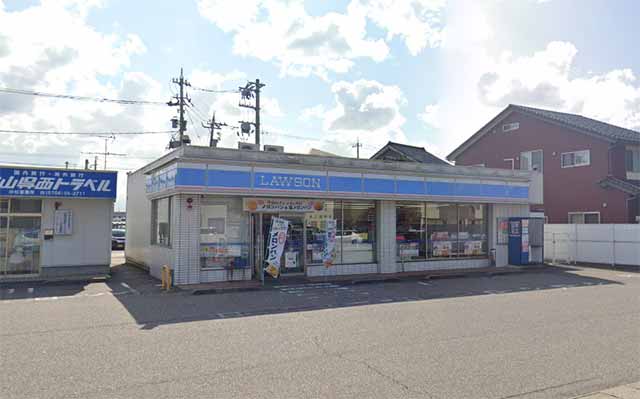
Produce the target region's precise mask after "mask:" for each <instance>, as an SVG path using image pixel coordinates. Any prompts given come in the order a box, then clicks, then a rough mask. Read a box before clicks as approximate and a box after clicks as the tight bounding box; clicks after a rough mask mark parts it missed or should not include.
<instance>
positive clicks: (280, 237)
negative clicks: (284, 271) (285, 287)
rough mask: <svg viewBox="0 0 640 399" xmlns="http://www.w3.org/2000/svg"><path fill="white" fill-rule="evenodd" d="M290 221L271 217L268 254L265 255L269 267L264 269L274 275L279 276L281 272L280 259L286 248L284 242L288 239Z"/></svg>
mask: <svg viewBox="0 0 640 399" xmlns="http://www.w3.org/2000/svg"><path fill="white" fill-rule="evenodd" d="M288 229H289V221H288V220H285V219H282V218H277V217H273V218H271V231H270V232H269V242H267V256H266V257H265V259H266V262H267V267H265V268H264V271H266V272H267V273H269V274H270V275H271V276H272V277H274V278H278V275H279V274H280V259H281V258H282V251H283V250H284V243H285V241H286V240H287V230H288Z"/></svg>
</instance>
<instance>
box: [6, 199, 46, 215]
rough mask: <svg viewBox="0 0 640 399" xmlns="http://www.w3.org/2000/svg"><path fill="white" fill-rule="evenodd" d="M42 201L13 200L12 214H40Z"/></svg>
mask: <svg viewBox="0 0 640 399" xmlns="http://www.w3.org/2000/svg"><path fill="white" fill-rule="evenodd" d="M41 209H42V200H37V199H12V200H11V213H40V211H41Z"/></svg>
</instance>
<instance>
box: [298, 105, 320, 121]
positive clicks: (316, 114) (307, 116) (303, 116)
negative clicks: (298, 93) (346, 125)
mask: <svg viewBox="0 0 640 399" xmlns="http://www.w3.org/2000/svg"><path fill="white" fill-rule="evenodd" d="M324 113H325V108H324V105H322V104H318V105H315V106H313V107H309V108H305V109H303V110H302V112H301V113H300V117H299V118H300V120H302V121H305V122H306V121H309V120H311V119H313V118H317V119H322V118H323V117H324Z"/></svg>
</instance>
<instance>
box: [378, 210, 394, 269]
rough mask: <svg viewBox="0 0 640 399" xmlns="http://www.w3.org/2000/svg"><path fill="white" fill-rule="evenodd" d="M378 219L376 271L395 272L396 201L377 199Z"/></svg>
mask: <svg viewBox="0 0 640 399" xmlns="http://www.w3.org/2000/svg"><path fill="white" fill-rule="evenodd" d="M377 219H378V224H377V225H378V254H377V255H378V272H379V273H396V272H397V271H398V270H397V266H396V203H395V201H379V202H378V208H377Z"/></svg>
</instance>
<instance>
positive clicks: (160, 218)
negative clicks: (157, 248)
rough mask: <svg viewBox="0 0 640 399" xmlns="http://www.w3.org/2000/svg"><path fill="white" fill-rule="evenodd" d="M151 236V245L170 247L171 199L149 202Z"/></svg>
mask: <svg viewBox="0 0 640 399" xmlns="http://www.w3.org/2000/svg"><path fill="white" fill-rule="evenodd" d="M151 220H152V236H151V243H152V244H157V245H165V246H169V245H171V197H167V198H162V199H157V200H153V201H152V202H151Z"/></svg>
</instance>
